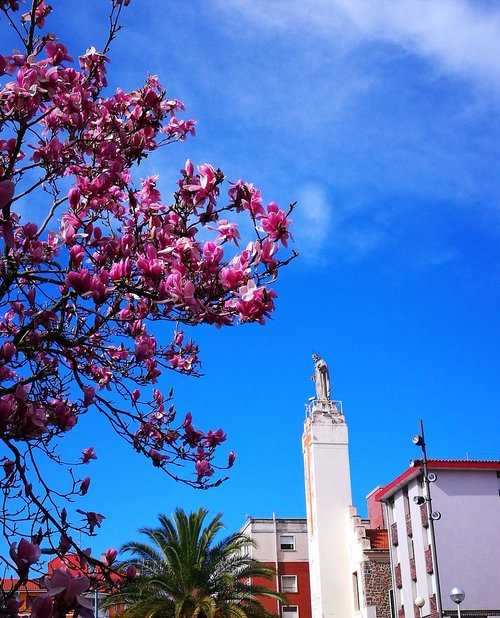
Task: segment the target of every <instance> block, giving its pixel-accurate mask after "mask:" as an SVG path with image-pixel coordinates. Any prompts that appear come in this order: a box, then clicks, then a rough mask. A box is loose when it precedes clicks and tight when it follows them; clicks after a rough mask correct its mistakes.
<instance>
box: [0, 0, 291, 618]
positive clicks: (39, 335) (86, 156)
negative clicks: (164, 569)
mask: <svg viewBox="0 0 500 618" xmlns="http://www.w3.org/2000/svg"><path fill="white" fill-rule="evenodd" d="M70 4H71V3H69V4H68V6H69V5H70ZM105 4H106V3H105ZM128 4H129V1H128V0H111V1H110V2H109V3H107V6H108V8H109V11H110V13H109V22H108V23H109V27H110V30H109V33H108V34H109V37H108V38H109V41H108V43H109V44H106V47H105V49H104V50H103V49H100V48H99V47H98V46H97V45H96V47H89V48H88V49H87V51H86V52H85V53H84V54H82V55H81V56H80V57H78V58H77V57H76V56H75V55H73V54H72V52H71V50H70V49H69V46H67V45H66V44H65V42H64V41H60V40H59V39H58V37H57V35H56V34H54V31H53V27H52V26H53V25H54V24H56V23H57V21H54V23H53V24H51V19H52V17H51V15H50V12H51V6H50V4H49V3H48V2H46V0H31V2H28V1H27V2H24V3H20V2H18V1H17V0H4V1H3V2H2V3H1V6H2V11H3V14H5V15H3V16H4V17H5V19H2V20H1V21H0V29H1V28H9V31H10V34H11V35H12V36H16V34H18V35H20V36H19V39H18V41H17V46H18V47H19V48H20V49H19V51H14V52H11V51H10V50H9V49H7V50H0V282H1V287H2V294H0V431H1V433H2V440H3V444H4V448H5V451H4V453H0V465H1V466H2V468H1V469H2V478H1V479H0V480H1V482H0V491H1V492H2V505H3V511H2V516H3V524H4V525H3V530H4V533H5V535H6V536H7V537H10V536H12V535H13V533H14V532H15V534H16V535H21V536H22V533H23V531H24V534H25V536H28V535H32V534H33V535H35V536H34V537H33V538H34V540H36V541H37V543H30V542H29V541H28V540H26V539H22V540H21V541H18V537H17V536H16V537H14V538H8V540H9V545H10V552H9V554H10V556H9V557H4V558H5V561H6V562H10V563H11V564H12V565H14V566H15V568H16V570H17V571H18V573H19V577H20V578H21V579H26V578H27V577H28V575H29V573H28V572H29V570H30V568H31V567H32V566H33V565H34V564H35V563H36V562H37V560H38V558H39V551H40V549H39V545H38V541H40V543H42V542H43V546H44V547H52V548H54V549H55V550H56V551H57V552H58V553H59V554H60V555H64V554H66V553H67V552H69V551H70V550H73V551H75V552H76V553H77V554H78V555H79V556H80V558H82V559H85V560H87V558H88V559H89V560H94V559H93V558H91V557H89V556H87V554H86V553H85V552H84V551H83V550H82V549H81V548H80V547H79V545H78V544H77V543H76V542H75V541H74V540H73V539H78V538H80V536H81V533H82V532H85V533H87V534H94V533H95V531H96V530H97V528H99V527H100V526H101V525H103V522H104V515H102V514H100V513H99V512H98V511H97V510H96V511H88V510H82V509H78V508H75V511H76V512H77V513H80V514H81V515H82V519H81V520H78V517H77V521H72V513H74V511H73V509H68V510H66V508H65V505H67V504H71V503H72V501H73V500H75V499H78V498H79V497H81V496H83V495H85V494H87V492H91V488H92V484H91V479H90V476H84V475H80V474H78V468H77V466H79V465H86V464H89V463H90V462H91V460H93V459H96V457H97V456H96V453H95V451H94V447H92V446H90V447H88V448H85V449H84V450H83V451H82V452H81V454H80V453H79V452H75V453H73V456H72V457H71V453H70V454H69V455H68V453H67V451H65V453H64V457H63V455H62V453H61V451H60V443H61V437H62V436H63V435H64V434H67V433H68V432H70V431H78V427H79V426H80V427H82V428H83V427H84V426H85V424H84V423H82V422H79V420H80V417H81V416H83V415H84V414H92V415H93V416H92V418H94V417H95V416H97V415H100V416H101V417H103V418H105V419H107V420H108V421H109V424H110V428H111V429H114V430H115V431H116V432H117V433H118V434H119V435H120V436H121V437H123V438H124V439H125V440H126V441H128V443H129V444H130V445H131V447H132V448H133V449H135V450H136V451H137V452H138V453H141V454H142V455H143V456H144V457H146V458H148V459H149V461H150V462H151V464H152V465H153V466H155V467H158V468H161V469H162V470H164V471H165V472H166V473H167V474H169V475H170V476H171V477H172V478H173V479H175V480H183V481H184V482H186V483H188V484H189V485H192V486H194V487H200V488H206V487H209V486H211V485H215V484H217V483H218V482H220V481H219V480H218V479H217V470H219V469H221V468H222V469H225V468H228V467H231V466H232V465H233V463H234V461H235V456H234V454H233V452H232V451H231V453H230V454H229V457H228V458H227V460H226V459H225V458H224V457H223V458H222V461H221V462H219V459H218V458H217V453H218V452H219V451H220V450H222V449H223V448H224V444H225V441H226V434H225V433H224V431H223V430H222V429H210V428H208V427H207V428H200V427H199V426H198V425H197V423H196V422H195V420H193V417H192V416H191V415H190V414H188V415H186V416H185V417H184V415H183V414H181V413H178V412H177V410H176V408H175V406H174V403H173V393H172V391H170V392H168V390H167V392H162V391H161V389H160V388H159V385H160V384H165V383H166V382H167V379H168V378H167V376H166V374H167V373H168V372H169V371H175V372H178V373H183V374H186V375H192V376H197V375H200V367H201V355H200V351H199V349H198V346H197V344H196V342H195V341H193V340H192V339H191V334H190V333H189V332H188V331H189V329H190V327H194V326H198V325H203V324H205V325H214V326H216V327H217V328H221V327H223V326H230V325H233V324H236V323H247V322H248V323H251V322H256V323H260V324H263V323H265V321H266V320H267V319H268V318H269V317H270V316H271V314H272V312H273V311H274V299H275V297H276V293H275V292H274V290H273V288H272V284H273V282H274V281H275V279H276V277H277V275H278V273H279V270H280V268H281V267H283V266H284V265H286V264H287V263H288V262H289V261H290V259H291V258H292V257H293V255H294V254H293V252H289V251H285V249H286V247H287V244H288V243H289V242H290V240H291V235H290V229H289V228H290V221H291V219H290V213H291V210H292V207H290V208H289V209H282V208H280V207H279V206H278V205H277V204H276V203H275V202H269V203H266V202H264V199H263V196H262V194H261V191H260V190H259V189H258V188H257V187H256V186H254V185H253V184H252V183H250V182H247V181H245V180H242V179H241V180H238V181H237V182H235V183H226V181H225V176H224V172H223V171H222V170H220V169H219V168H218V167H217V166H216V165H213V164H211V163H208V162H206V161H201V162H200V161H198V162H195V161H191V160H189V159H188V160H187V161H186V163H185V165H184V167H183V168H182V169H181V170H180V173H179V177H178V181H177V185H176V186H174V187H172V191H171V193H170V195H167V194H163V195H162V194H161V193H160V191H159V188H158V187H159V182H158V178H157V177H156V176H154V175H150V176H147V177H145V178H144V177H143V178H141V177H140V170H142V169H143V166H142V167H139V168H138V167H137V166H138V165H139V164H140V163H141V162H143V160H144V159H145V158H146V157H150V156H151V155H152V153H153V152H154V151H155V150H157V149H158V148H159V147H160V146H163V145H167V144H174V143H175V142H177V141H181V140H184V139H186V138H188V137H190V136H193V135H194V133H195V124H196V123H195V121H194V120H192V119H189V118H185V117H184V116H185V114H184V105H183V103H182V102H180V101H179V100H177V99H176V98H175V97H173V96H172V95H171V94H170V93H168V94H167V92H166V90H165V88H164V87H163V86H162V85H161V84H160V81H159V79H158V77H156V76H154V75H149V76H148V77H147V79H146V80H145V82H144V83H143V84H142V85H140V86H139V87H138V88H136V89H134V90H130V91H126V90H124V89H122V88H117V89H116V90H114V91H112V90H111V89H108V88H107V87H106V86H107V83H108V76H107V72H108V67H109V64H110V60H109V57H108V52H109V48H110V44H111V42H112V41H113V40H114V38H115V36H116V34H117V33H118V31H119V29H120V25H119V23H118V19H119V17H120V15H121V13H122V10H124V6H126V5H128ZM21 5H22V6H23V8H22V10H21ZM63 5H65V3H61V7H60V9H59V10H64V8H66V7H65V6H63ZM62 18H64V17H62ZM59 19H61V18H59ZM11 26H12V27H11ZM0 34H1V31H0ZM9 36H10V35H9ZM7 38H8V37H5V36H4V37H2V36H0V42H2V41H6V40H7ZM9 40H10V39H9ZM73 58H75V60H74V59H73ZM148 167H149V159H148ZM21 202H22V203H23V208H22V212H21V208H19V207H18V204H21ZM266 204H267V205H266ZM40 213H42V214H40ZM35 215H36V222H35V220H34V217H35ZM244 231H245V234H243V232H244ZM243 235H246V236H248V237H249V238H247V239H245V240H242V236H243ZM240 242H241V243H242V247H244V248H243V249H240V248H239V244H240ZM67 443H68V444H71V443H73V442H71V441H67ZM70 460H72V461H70ZM75 460H76V461H75ZM226 461H227V463H226ZM182 464H184V465H185V466H187V471H185V468H184V471H183V467H182ZM54 466H60V467H61V474H60V475H59V474H57V475H52V471H53V467H54ZM63 469H65V470H63ZM46 470H50V471H51V473H50V475H49V474H47V472H46ZM64 471H66V474H64ZM54 478H57V483H53V479H54ZM64 479H66V485H64ZM93 508H96V509H97V508H98V507H97V506H96V507H93ZM110 552H111V550H110ZM113 560H114V556H112V552H111V553H109V554H108V553H107V554H106V555H105V562H106V563H107V564H102V563H101V564H100V566H99V568H100V569H104V570H106V567H109V564H111V562H112V561H113ZM95 561H96V562H97V563H98V562H99V561H98V560H97V559H95ZM103 572H104V571H103ZM50 582H51V583H50V587H49V593H48V596H46V595H43V596H42V597H40V600H38V601H37V602H36V604H35V605H34V606H33V615H34V618H49V614H50V613H51V612H52V611H54V612H56V611H57V612H58V613H59V614H60V615H63V614H64V613H66V612H76V613H78V614H83V615H84V616H85V613H86V612H87V609H88V608H87V607H86V605H85V603H83V602H81V601H80V600H79V599H78V596H79V595H81V594H82V593H83V592H85V590H86V588H85V587H86V586H87V583H86V581H85V579H78V578H76V579H75V577H73V576H72V575H71V574H70V573H69V572H64V571H61V572H57V573H55V574H54V576H53V577H52V578H51V580H50ZM13 594H14V593H13ZM7 596H9V595H7ZM7 600H8V601H12V598H9V599H7ZM52 603H54V604H55V606H56V607H55V608H53V607H52ZM61 607H62V609H61ZM61 612H62V613H61Z"/></svg>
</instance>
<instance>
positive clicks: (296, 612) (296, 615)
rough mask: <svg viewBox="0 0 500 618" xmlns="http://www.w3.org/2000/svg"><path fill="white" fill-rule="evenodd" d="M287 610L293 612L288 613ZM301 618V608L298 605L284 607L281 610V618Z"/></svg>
mask: <svg viewBox="0 0 500 618" xmlns="http://www.w3.org/2000/svg"><path fill="white" fill-rule="evenodd" d="M287 609H289V610H291V611H286V610H287ZM292 612H293V618H299V606H298V605H283V607H282V608H281V618H292Z"/></svg>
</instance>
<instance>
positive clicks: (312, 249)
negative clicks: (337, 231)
mask: <svg viewBox="0 0 500 618" xmlns="http://www.w3.org/2000/svg"><path fill="white" fill-rule="evenodd" d="M298 203H299V206H298V207H297V209H296V210H295V211H294V213H293V216H292V218H293V229H292V233H293V236H294V239H295V243H296V248H297V249H298V251H299V252H300V254H301V255H302V256H303V257H304V258H305V259H311V260H317V259H318V257H319V256H320V255H321V252H322V250H323V249H324V247H325V245H326V243H327V241H328V239H329V236H330V234H331V228H332V220H331V219H332V211H333V209H332V208H331V207H330V205H329V203H328V199H327V196H326V194H325V192H324V190H323V189H322V188H321V187H320V186H318V185H312V184H311V185H307V186H304V187H302V188H301V189H300V191H299V193H298Z"/></svg>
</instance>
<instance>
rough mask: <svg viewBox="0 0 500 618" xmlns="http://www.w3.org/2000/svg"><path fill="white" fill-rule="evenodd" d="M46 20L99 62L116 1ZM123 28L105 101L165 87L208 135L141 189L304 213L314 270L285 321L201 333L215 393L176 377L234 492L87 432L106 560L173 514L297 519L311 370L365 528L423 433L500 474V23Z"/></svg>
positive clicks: (333, 18)
mask: <svg viewBox="0 0 500 618" xmlns="http://www.w3.org/2000/svg"><path fill="white" fill-rule="evenodd" d="M53 4H54V5H55V7H56V13H55V14H54V15H53V16H52V17H51V18H50V19H52V24H53V25H52V26H51V29H52V30H54V31H55V32H58V33H61V39H62V40H63V41H64V42H66V43H67V44H68V46H69V48H70V52H71V53H72V54H73V55H74V56H76V55H78V54H79V53H81V52H83V51H84V50H85V49H86V48H87V47H88V46H90V45H95V46H96V47H97V48H99V46H100V44H101V42H102V41H103V36H104V30H103V27H105V20H106V13H105V12H104V7H105V6H106V3H105V2H103V1H102V0H99V2H98V1H97V0H92V1H90V2H80V3H67V2H54V3H53ZM69 4H70V5H71V10H68V6H69ZM57 11H59V13H57ZM123 23H124V30H123V31H122V32H121V33H120V35H119V38H118V39H117V41H115V43H114V45H113V48H112V52H111V54H110V56H111V58H112V65H111V73H110V82H111V85H112V86H113V87H115V86H118V85H120V86H122V87H124V88H127V89H132V88H134V87H137V86H139V85H140V84H141V81H142V80H143V79H144V77H145V75H146V74H147V72H150V73H153V74H158V75H159V77H160V81H161V82H162V83H163V85H164V86H165V87H166V88H167V89H168V92H169V94H170V95H171V96H172V97H175V98H179V99H181V100H182V101H184V103H185V104H186V108H187V112H186V115H187V117H192V118H195V119H197V120H198V126H197V137H196V138H195V139H194V140H191V139H189V140H188V141H186V143H185V144H182V145H174V146H172V147H169V148H167V149H165V150H164V151H162V152H158V153H156V154H155V155H154V156H152V157H151V158H150V159H148V161H147V163H146V165H145V166H144V169H143V170H141V174H142V175H146V174H147V173H159V174H160V178H161V181H160V186H161V188H162V191H163V195H164V198H165V199H166V198H167V196H168V194H169V193H171V192H172V191H173V190H174V189H175V180H176V178H177V175H178V170H179V169H180V168H181V167H182V166H183V163H184V161H185V159H186V158H187V157H188V156H189V157H190V158H191V159H192V160H193V162H195V163H202V162H205V161H207V162H210V163H212V164H213V165H214V166H220V167H221V168H222V169H223V170H224V171H225V172H226V175H227V177H228V178H229V179H231V180H237V179H238V178H240V177H242V178H244V179H245V180H248V181H252V182H254V183H255V185H256V186H258V187H260V188H261V189H262V191H263V195H264V199H265V200H267V201H271V200H274V201H277V202H278V203H280V204H281V205H285V204H287V203H288V202H293V201H297V202H298V206H297V210H296V212H295V215H294V230H293V233H294V235H295V239H296V248H297V249H298V251H299V252H300V257H299V258H298V259H297V260H295V262H294V263H293V264H291V265H290V266H289V267H288V268H287V269H286V272H285V271H283V273H282V276H281V278H280V280H279V282H278V286H277V291H278V293H279V299H278V303H277V312H276V314H275V316H274V319H273V320H272V322H270V323H269V324H268V325H266V326H265V327H264V328H262V327H259V326H244V327H241V328H234V329H229V330H226V331H215V330H212V329H205V328H200V329H197V331H196V333H195V336H196V337H197V339H198V341H199V343H200V346H201V349H202V361H203V370H204V373H205V376H204V377H203V378H201V379H200V380H195V379H191V378H185V377H183V376H175V375H173V376H170V375H167V376H165V378H164V383H163V385H164V388H165V389H166V390H168V388H169V387H170V385H171V384H173V385H174V387H175V395H176V405H177V407H178V409H179V410H190V411H192V412H193V415H196V417H197V418H198V419H199V420H200V421H202V422H203V423H206V425H207V426H211V427H213V428H217V427H219V426H222V427H223V428H224V429H225V430H226V431H227V433H228V448H227V450H229V449H230V448H232V449H234V450H235V451H236V452H237V454H238V460H237V465H236V466H235V468H234V471H233V472H232V475H231V480H230V481H228V482H227V483H225V484H224V485H223V486H222V487H220V488H218V489H215V490H211V491H209V492H196V491H194V490H191V489H188V488H183V487H181V486H179V485H176V484H175V483H173V482H172V481H170V480H169V479H168V478H166V476H164V475H162V474H161V473H160V472H158V471H157V470H153V469H151V468H150V466H149V465H147V463H146V462H143V461H142V460H141V458H140V457H139V456H137V455H134V454H133V453H131V452H130V450H129V449H128V447H126V445H121V444H119V443H118V440H117V439H116V438H115V436H114V435H113V434H112V433H111V431H110V430H108V429H107V428H106V427H105V426H104V425H101V424H100V423H99V422H98V421H97V420H96V419H91V418H88V419H86V420H83V419H82V421H83V422H81V423H80V425H81V427H80V429H81V434H80V437H79V438H78V440H80V441H81V446H85V447H86V446H89V445H90V444H93V445H94V446H95V447H96V452H97V454H98V456H99V459H98V460H97V461H96V462H93V463H92V467H91V468H89V470H88V472H89V473H90V474H91V476H92V477H93V481H92V485H91V490H90V492H89V494H88V495H87V496H86V497H85V501H84V503H83V504H84V505H85V506H86V507H88V508H89V509H91V508H92V510H94V509H95V510H99V511H100V512H102V513H104V514H105V515H106V521H105V523H104V525H103V529H102V530H101V531H100V534H99V536H98V537H97V539H96V540H95V541H93V543H92V544H93V546H94V547H95V549H96V551H97V550H101V549H105V548H106V547H108V546H110V545H116V546H118V545H120V544H121V543H123V542H125V541H127V540H129V539H130V538H133V537H134V535H135V530H136V529H137V528H138V527H140V526H143V525H150V524H152V523H153V522H154V518H155V516H156V514H157V513H160V512H167V513H170V512H172V511H173V509H174V508H175V507H176V506H183V507H184V508H186V509H191V508H197V507H198V506H200V505H203V506H206V507H208V508H210V510H211V511H212V512H214V513H215V512H218V511H221V512H223V513H224V515H225V517H224V520H225V522H226V524H227V526H228V528H229V529H237V528H239V527H240V526H241V525H242V524H243V523H244V521H245V515H246V514H249V515H252V516H259V517H265V516H271V515H272V513H273V511H274V512H275V513H276V515H277V516H279V517H287V516H290V517H301V516H304V515H305V505H304V488H303V471H302V455H301V443H300V439H301V433H302V424H303V420H304V410H305V403H307V401H308V398H309V397H310V396H311V395H313V393H314V386H313V383H312V382H311V378H310V376H311V375H312V373H313V362H312V360H311V355H312V353H313V352H316V353H318V354H320V355H321V356H323V357H324V358H325V359H326V360H327V362H328V363H329V366H330V372H331V378H332V385H333V396H334V397H335V398H338V399H342V400H343V403H344V411H345V415H346V419H347V423H348V426H349V432H350V443H351V451H350V452H351V468H352V483H353V500H354V503H355V504H356V505H357V506H358V509H359V510H360V512H361V513H362V514H364V513H365V506H364V499H365V496H366V494H367V493H368V492H369V491H371V490H372V489H373V488H374V487H375V486H376V485H379V484H384V483H387V482H389V481H391V480H392V479H393V478H394V477H395V476H397V475H398V474H399V473H401V472H402V471H403V470H404V469H405V467H406V466H407V462H408V459H409V458H410V457H412V456H414V455H415V454H416V453H415V450H414V448H415V447H413V446H412V444H411V441H410V438H411V436H412V434H413V433H416V431H417V429H418V419H419V418H423V419H424V422H425V427H426V434H427V441H428V453H429V455H430V456H431V457H435V458H465V457H466V456H467V454H468V456H469V457H471V458H485V459H498V458H500V447H499V442H498V433H499V432H498V428H499V421H498V409H499V407H500V387H499V380H498V375H499V372H500V358H499V346H500V327H499V320H498V312H499V301H500V292H499V280H500V259H499V253H498V241H499V238H500V187H499V181H498V178H499V171H500V169H499V167H500V164H499V161H500V158H499V156H498V155H499V149H500V146H499V143H500V140H499V138H500V116H499V110H500V63H499V62H498V57H499V51H500V49H499V48H500V42H499V41H500V8H499V7H498V5H497V4H496V3H493V2H486V1H484V2H483V1H481V2H478V1H474V2H473V1H466V0H455V1H453V0H442V1H440V2H424V3H423V2H414V1H413V0H406V1H405V2H384V1H382V0H371V1H370V2H360V1H357V0H309V1H308V2H303V1H302V0H271V1H269V0H252V2H249V1H248V0H212V1H211V2H201V1H195V2H192V3H189V4H188V3H186V2H184V1H181V0H170V1H169V2H168V3H165V2H164V0H135V1H132V2H131V5H130V6H129V7H128V8H127V10H126V11H125V12H124V19H123ZM204 419H206V421H205V420H204ZM85 433H86V435H85ZM89 433H90V434H91V437H90V439H89ZM333 474H334V471H332V475H333Z"/></svg>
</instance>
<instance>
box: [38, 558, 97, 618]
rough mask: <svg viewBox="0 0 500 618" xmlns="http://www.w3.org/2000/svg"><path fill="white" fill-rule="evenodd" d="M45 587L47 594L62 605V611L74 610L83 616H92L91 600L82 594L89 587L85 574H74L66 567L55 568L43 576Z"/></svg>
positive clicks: (85, 617)
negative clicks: (46, 575)
mask: <svg viewBox="0 0 500 618" xmlns="http://www.w3.org/2000/svg"><path fill="white" fill-rule="evenodd" d="M45 587H46V588H47V590H48V594H49V596H51V597H53V598H54V599H56V601H57V602H59V603H60V604H61V605H62V607H63V608H64V610H65V611H64V613H69V611H70V610H74V612H75V614H76V615H78V616H82V617H83V618H91V617H92V616H93V602H92V600H91V599H89V598H88V597H85V596H83V593H84V592H87V591H88V589H89V588H90V580H89V578H88V577H86V576H85V575H74V574H73V573H72V572H71V571H69V570H68V569H63V568H56V569H54V570H53V572H52V574H51V575H50V576H48V577H46V578H45Z"/></svg>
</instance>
